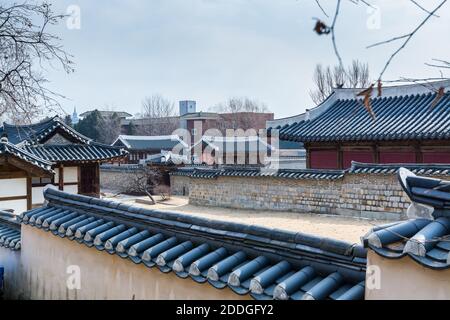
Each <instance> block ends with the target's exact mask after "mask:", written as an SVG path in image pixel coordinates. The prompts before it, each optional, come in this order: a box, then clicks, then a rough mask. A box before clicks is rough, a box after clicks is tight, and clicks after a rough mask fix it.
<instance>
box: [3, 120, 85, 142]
mask: <svg viewBox="0 0 450 320" xmlns="http://www.w3.org/2000/svg"><path fill="white" fill-rule="evenodd" d="M45 124H46V126H45V127H43V128H41V129H40V130H39V131H37V132H34V133H33V134H32V135H31V136H28V137H27V138H26V139H24V141H27V143H29V144H35V143H37V141H39V140H41V139H43V138H45V137H46V136H47V135H48V134H50V133H51V132H53V130H55V129H56V128H57V127H60V128H61V129H62V130H64V131H65V132H67V133H68V134H69V135H71V136H73V137H75V138H76V139H78V140H80V141H81V142H83V143H86V144H90V142H91V141H92V139H90V138H88V137H86V136H84V135H83V134H81V133H79V132H78V131H76V130H75V129H73V128H72V127H70V126H68V125H67V124H66V123H64V121H63V120H62V119H61V118H60V117H59V116H54V117H52V118H50V119H46V120H42V121H40V122H37V123H32V124H29V125H16V124H8V123H6V122H4V123H3V127H9V128H17V129H18V130H20V129H22V130H25V129H26V128H34V127H38V126H41V125H45ZM19 134H20V133H19Z"/></svg>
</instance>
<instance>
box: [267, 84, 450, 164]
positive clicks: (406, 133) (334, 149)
mask: <svg viewBox="0 0 450 320" xmlns="http://www.w3.org/2000/svg"><path fill="white" fill-rule="evenodd" d="M449 89H450V81H448V80H447V81H439V82H434V83H432V84H417V85H406V86H393V87H385V88H383V90H382V94H381V96H378V94H377V90H374V92H373V94H372V98H371V106H372V109H373V112H374V114H375V119H373V118H372V116H371V115H370V114H369V112H367V110H366V109H365V107H364V105H363V103H362V99H361V97H357V96H356V95H357V94H358V92H360V91H361V89H335V91H334V92H333V93H332V94H331V95H330V96H329V97H328V98H327V99H326V100H325V101H324V102H323V103H322V104H320V105H319V106H317V107H315V108H313V109H311V110H307V111H306V112H305V113H303V114H300V115H298V116H295V117H290V118H286V119H280V120H278V122H279V124H278V125H277V126H272V127H270V128H269V131H272V132H273V130H274V129H278V130H279V138H280V139H281V140H288V141H296V142H303V143H304V147H305V149H306V150H307V164H306V165H307V168H314V169H346V168H349V167H350V166H351V162H352V161H357V162H364V163H450V92H449ZM438 92H441V93H443V94H442V95H441V94H440V93H438Z"/></svg>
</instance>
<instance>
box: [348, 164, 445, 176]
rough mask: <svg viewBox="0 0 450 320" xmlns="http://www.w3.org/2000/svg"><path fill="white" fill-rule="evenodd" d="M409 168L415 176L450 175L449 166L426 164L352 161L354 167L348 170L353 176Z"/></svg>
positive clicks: (388, 172)
mask: <svg viewBox="0 0 450 320" xmlns="http://www.w3.org/2000/svg"><path fill="white" fill-rule="evenodd" d="M402 167H403V168H407V169H408V170H410V171H412V172H414V173H415V174H423V175H450V165H449V164H433V163H430V164H426V163H392V164H377V163H361V162H355V161H352V165H351V167H350V169H349V170H348V172H349V173H353V174H364V173H371V174H395V173H397V171H398V170H399V169H400V168H402Z"/></svg>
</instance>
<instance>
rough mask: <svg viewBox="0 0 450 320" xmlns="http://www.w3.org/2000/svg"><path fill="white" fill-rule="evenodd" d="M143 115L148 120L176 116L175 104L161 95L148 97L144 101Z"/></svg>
mask: <svg viewBox="0 0 450 320" xmlns="http://www.w3.org/2000/svg"><path fill="white" fill-rule="evenodd" d="M142 115H143V116H144V117H147V118H164V117H171V116H174V115H175V107H174V103H173V102H172V101H170V100H168V99H166V98H164V97H163V96H162V95H160V94H154V95H152V96H149V97H146V98H145V99H144V101H142Z"/></svg>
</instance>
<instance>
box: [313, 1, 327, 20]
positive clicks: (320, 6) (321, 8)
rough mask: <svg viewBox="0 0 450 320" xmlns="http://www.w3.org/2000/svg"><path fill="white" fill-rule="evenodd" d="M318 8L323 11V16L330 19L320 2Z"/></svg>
mask: <svg viewBox="0 0 450 320" xmlns="http://www.w3.org/2000/svg"><path fill="white" fill-rule="evenodd" d="M316 3H317V6H318V7H319V8H320V10H322V12H323V14H324V15H325V16H326V17H327V18H328V17H329V16H328V14H327V13H326V12H325V10H324V9H323V7H322V5H321V4H320V2H319V0H316Z"/></svg>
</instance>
